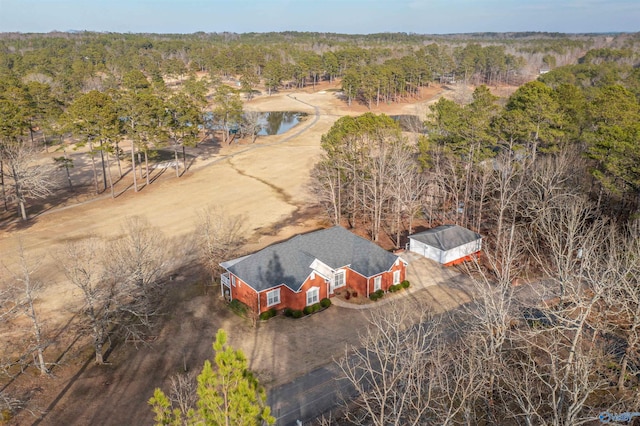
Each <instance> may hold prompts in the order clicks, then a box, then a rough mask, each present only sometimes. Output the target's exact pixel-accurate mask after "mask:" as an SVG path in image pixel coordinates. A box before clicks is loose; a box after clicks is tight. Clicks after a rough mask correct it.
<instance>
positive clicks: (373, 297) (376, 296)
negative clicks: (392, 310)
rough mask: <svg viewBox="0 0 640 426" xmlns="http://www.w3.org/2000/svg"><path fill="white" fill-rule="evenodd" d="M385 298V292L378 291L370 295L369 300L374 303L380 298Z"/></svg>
mask: <svg viewBox="0 0 640 426" xmlns="http://www.w3.org/2000/svg"><path fill="white" fill-rule="evenodd" d="M383 296H384V291H382V290H378V291H374V292H373V293H371V294H370V295H369V299H371V300H373V301H374V302H375V301H376V300H378V299H380V298H382V297H383Z"/></svg>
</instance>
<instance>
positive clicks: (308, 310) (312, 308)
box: [302, 303, 322, 315]
mask: <svg viewBox="0 0 640 426" xmlns="http://www.w3.org/2000/svg"><path fill="white" fill-rule="evenodd" d="M320 309H322V306H321V305H320V303H314V304H313V305H309V306H305V308H304V309H303V310H302V312H304V314H305V315H310V314H315V313H316V312H318V311H319V310H320Z"/></svg>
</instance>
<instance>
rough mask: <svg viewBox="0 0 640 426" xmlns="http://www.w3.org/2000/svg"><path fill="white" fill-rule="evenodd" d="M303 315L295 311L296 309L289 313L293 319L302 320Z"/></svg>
mask: <svg viewBox="0 0 640 426" xmlns="http://www.w3.org/2000/svg"><path fill="white" fill-rule="evenodd" d="M303 315H304V313H303V312H302V311H299V310H297V309H296V310H293V311H292V312H291V316H292V317H294V318H302V316H303Z"/></svg>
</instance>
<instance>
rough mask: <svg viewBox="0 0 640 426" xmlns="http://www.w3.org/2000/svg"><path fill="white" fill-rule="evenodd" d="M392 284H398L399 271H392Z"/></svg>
mask: <svg viewBox="0 0 640 426" xmlns="http://www.w3.org/2000/svg"><path fill="white" fill-rule="evenodd" d="M393 284H394V285H395V284H400V271H393Z"/></svg>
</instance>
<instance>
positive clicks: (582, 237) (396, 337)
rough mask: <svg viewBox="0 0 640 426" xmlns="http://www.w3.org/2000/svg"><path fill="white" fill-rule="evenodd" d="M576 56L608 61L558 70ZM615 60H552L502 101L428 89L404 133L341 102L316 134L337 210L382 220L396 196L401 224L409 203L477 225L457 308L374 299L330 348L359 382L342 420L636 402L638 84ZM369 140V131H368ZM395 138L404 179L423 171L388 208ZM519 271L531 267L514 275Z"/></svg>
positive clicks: (568, 412) (451, 417)
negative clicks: (475, 253)
mask: <svg viewBox="0 0 640 426" xmlns="http://www.w3.org/2000/svg"><path fill="white" fill-rule="evenodd" d="M587 66H589V67H590V69H592V70H594V71H597V72H602V73H608V72H609V70H611V69H616V70H617V72H618V74H617V75H616V78H615V79H613V80H599V79H595V80H582V79H581V80H579V81H580V84H578V85H576V84H570V83H567V82H566V81H565V80H566V77H567V76H573V77H575V76H576V75H579V74H580V73H581V72H583V70H584V67H587ZM624 67H626V65H625V64H620V65H619V68H616V66H615V64H614V65H612V64H610V63H607V64H604V65H601V66H598V65H593V64H591V65H588V64H584V65H578V66H573V67H569V68H568V69H558V70H556V71H553V72H550V73H548V74H545V76H544V77H542V78H541V80H542V81H545V82H549V85H548V84H545V83H544V82H542V81H534V82H530V83H527V84H524V85H522V86H521V87H520V88H519V89H518V90H516V91H515V93H514V94H513V95H511V96H510V97H509V98H508V99H506V100H505V101H504V102H500V100H499V99H498V98H496V97H495V96H493V95H492V94H491V93H490V91H489V90H488V88H487V87H485V86H479V87H478V88H476V90H475V92H474V93H473V97H472V99H471V101H470V102H469V103H467V104H458V103H456V102H454V101H451V100H448V99H445V98H441V99H440V100H439V101H438V102H437V103H436V104H434V105H433V106H432V108H431V112H430V114H429V116H428V117H427V120H426V127H427V134H426V135H424V136H422V137H419V138H417V139H416V142H415V143H411V142H410V141H411V139H403V136H402V135H400V134H398V133H388V132H387V133H385V129H387V128H392V129H393V124H392V123H388V122H387V120H388V118H386V117H384V116H380V117H376V116H371V115H365V116H361V117H357V118H349V119H341V120H338V121H337V122H336V124H335V125H334V127H333V128H332V129H331V130H330V131H329V133H327V134H326V135H325V136H324V138H323V148H324V151H325V154H324V157H323V159H322V161H321V162H320V163H319V164H318V166H317V167H316V169H315V172H314V173H315V176H316V179H315V182H316V189H318V192H317V193H318V194H319V195H320V197H321V198H320V201H321V203H322V204H323V205H324V206H326V207H327V211H328V213H329V214H330V217H332V218H333V220H334V221H335V222H342V223H349V222H352V221H353V220H357V221H359V222H360V223H361V224H364V226H366V227H368V228H369V229H370V230H371V231H372V236H373V237H374V238H375V232H379V231H380V229H382V230H383V231H386V232H387V234H389V235H390V236H394V237H395V235H396V228H397V226H398V221H397V216H396V215H397V212H398V210H400V212H402V213H401V219H402V222H401V223H403V225H401V226H403V232H406V231H409V232H410V227H411V225H407V223H410V222H409V220H410V216H412V215H414V214H416V212H417V216H419V217H420V216H421V217H422V218H423V219H424V220H426V221H428V222H429V223H433V224H437V223H451V222H455V223H458V224H462V225H464V226H467V227H469V228H472V229H475V230H478V231H479V232H480V233H482V234H483V236H484V240H483V254H482V257H481V259H480V260H479V261H478V262H477V263H476V264H472V265H470V266H469V267H468V269H467V273H468V274H469V275H470V277H471V279H472V281H473V283H474V295H475V296H476V300H475V301H474V303H472V304H470V305H468V306H466V307H465V308H464V309H462V310H461V311H460V312H459V313H458V314H459V316H456V317H455V318H452V319H448V318H446V317H445V318H442V319H439V321H443V324H439V321H436V320H435V319H434V318H422V319H418V322H419V324H420V326H419V327H417V328H416V327H413V328H405V327H404V326H402V324H405V323H413V322H414V321H415V320H411V321H410V320H408V318H409V317H410V316H411V315H410V314H409V313H407V312H400V313H399V312H397V311H392V312H391V313H389V312H384V313H380V315H377V316H374V317H373V318H372V325H373V328H372V331H370V333H368V334H367V335H365V336H363V339H362V341H361V342H359V344H358V347H360V346H364V348H365V349H364V350H358V351H355V350H354V349H355V348H350V350H348V351H346V352H345V357H344V358H343V360H342V361H341V362H340V366H341V369H342V371H343V373H344V377H345V378H347V379H348V380H350V381H351V382H352V383H353V384H354V386H356V389H357V390H358V392H359V394H360V396H359V397H358V398H357V399H356V400H355V401H353V402H352V405H351V408H352V410H351V411H350V412H349V413H348V415H347V417H348V421H349V422H350V423H354V424H380V425H382V424H431V423H433V424H472V423H478V422H487V423H490V424H553V425H569V424H583V423H588V422H590V421H592V420H594V419H597V418H598V415H599V413H601V412H603V411H607V410H613V409H612V408H611V407H614V406H615V405H614V404H622V406H623V407H624V409H623V410H619V411H632V410H637V409H638V408H639V406H638V401H637V398H636V394H635V389H637V385H638V380H637V377H638V376H637V374H638V368H637V366H638V363H639V362H640V359H638V351H637V348H638V346H637V345H638V338H637V333H636V329H637V325H636V323H637V322H638V320H637V313H638V312H640V311H638V310H637V309H638V306H639V305H638V302H637V301H638V288H640V287H639V285H640V270H639V269H638V265H640V262H639V261H638V259H640V246H639V245H638V236H637V234H638V228H639V224H638V210H639V208H640V174H638V170H637V165H638V164H640V143H639V142H638V140H639V139H638V131H639V129H640V127H639V126H638V122H639V119H640V115H639V114H640V110H639V107H640V102H639V100H640V97H639V96H638V93H637V91H635V87H636V85H637V78H638V77H637V74H634V73H631V75H629V74H628V73H627V72H625V71H624V70H625V68H624ZM627 71H630V70H629V69H627ZM634 76H635V77H634ZM376 120H377V121H378V123H377V124H376V125H375V126H372V127H371V128H369V127H367V126H366V124H367V123H369V122H374V121H376ZM385 123H388V124H385ZM395 131H396V132H397V131H398V129H397V128H396V129H395ZM376 143H377V144H381V145H384V147H385V148H377V149H376V150H374V151H372V150H371V149H370V148H368V147H369V146H370V145H372V144H374V146H376V145H375V144H376ZM401 144H404V146H405V147H406V149H408V150H409V152H410V153H411V155H410V156H409V162H408V163H407V165H405V169H406V170H407V171H408V172H407V177H405V178H404V179H408V175H413V176H414V178H413V179H414V180H421V181H424V182H426V183H425V184H424V185H418V184H414V186H413V190H409V191H408V193H409V194H411V195H412V197H413V198H417V199H418V200H419V201H418V205H419V208H418V210H417V211H416V210H413V209H412V208H411V206H412V204H411V203H410V202H409V201H407V200H405V201H402V202H401V205H402V206H403V207H401V208H400V209H398V208H397V206H396V203H397V202H398V201H397V198H399V194H401V193H402V192H403V191H406V189H404V188H402V187H401V186H400V185H399V182H401V181H402V180H401V179H398V177H397V176H398V173H397V172H395V171H394V168H393V167H394V165H395V164H396V163H395V162H394V161H393V156H392V155H389V156H381V155H380V153H381V152H385V150H388V151H391V150H393V147H394V146H395V145H401ZM363 147H364V148H363ZM383 159H384V162H385V166H383V167H380V166H378V165H376V167H373V166H372V165H371V163H372V162H373V163H374V164H375V163H377V162H378V161H381V160H383ZM381 168H386V169H385V170H386V172H385V174H384V176H385V178H384V180H382V179H380V178H379V177H377V174H376V171H377V170H378V169H381ZM385 180H391V181H393V182H394V183H393V184H392V185H390V187H389V189H388V190H387V192H385V193H386V194H387V198H385V199H384V200H383V201H382V204H381V205H379V206H376V205H375V203H374V201H375V200H376V197H374V196H372V195H371V194H372V192H371V190H370V188H371V187H372V186H374V187H376V188H378V189H380V192H381V193H382V192H383V191H384V190H383V188H384V185H383V184H382V183H383V182H385ZM400 188H402V189H400ZM380 210H381V213H379V211H380ZM380 214H381V216H382V221H381V222H380V219H379V217H380V216H379V215H380ZM380 223H382V226H381V225H380ZM396 244H397V243H396ZM525 280H526V281H533V282H534V283H535V284H533V286H532V287H529V291H528V292H526V291H525V292H520V291H519V287H516V284H517V283H519V282H522V281H525ZM543 301H544V302H543ZM445 323H446V324H445ZM354 354H355V355H354ZM399 360H400V361H399ZM354 405H355V406H356V407H358V409H357V410H353V407H354ZM614 411H615V410H614Z"/></svg>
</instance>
